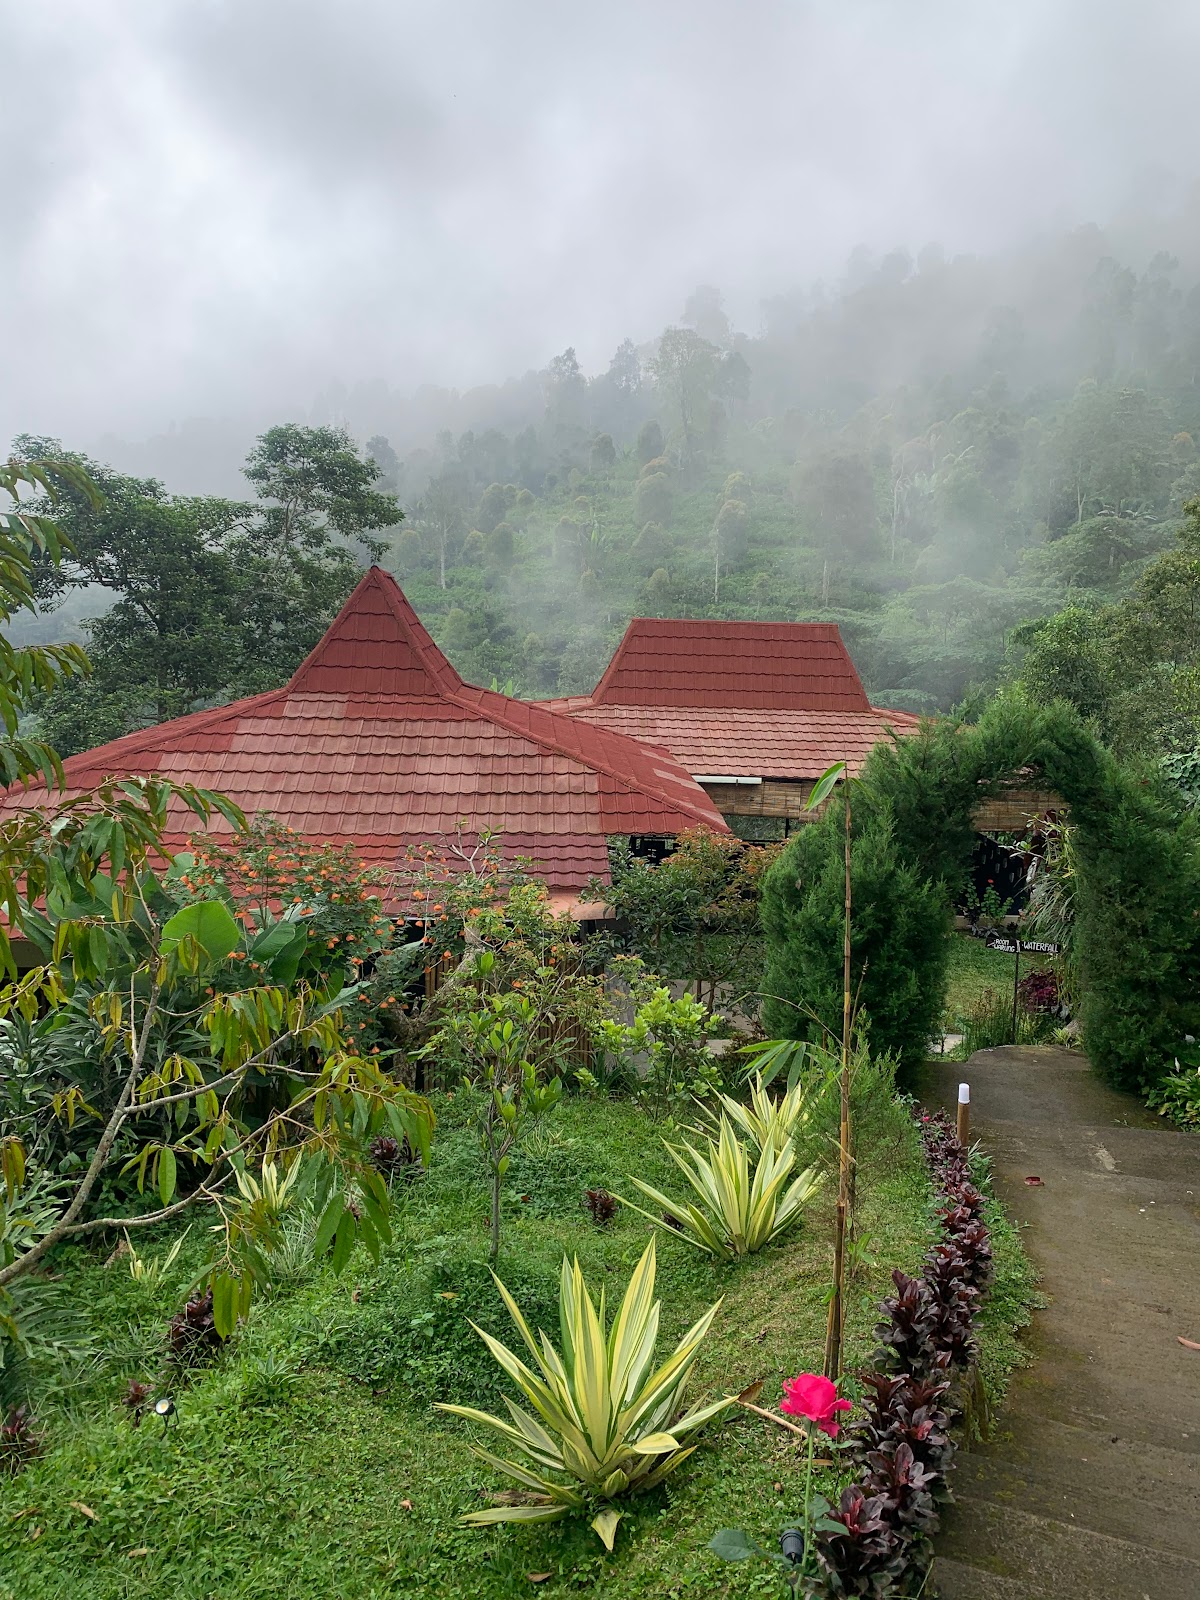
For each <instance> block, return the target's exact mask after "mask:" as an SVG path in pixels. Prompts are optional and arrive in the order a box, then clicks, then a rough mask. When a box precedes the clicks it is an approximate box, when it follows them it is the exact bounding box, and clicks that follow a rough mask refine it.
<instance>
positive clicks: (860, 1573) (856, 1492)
mask: <svg viewBox="0 0 1200 1600" xmlns="http://www.w3.org/2000/svg"><path fill="white" fill-rule="evenodd" d="M888 1511H889V1507H888V1502H887V1497H886V1496H885V1495H882V1494H873V1495H868V1494H867V1493H865V1492H864V1490H863V1489H862V1488H860V1487H859V1485H858V1484H850V1485H849V1487H848V1488H845V1489H843V1490H842V1497H841V1500H840V1501H839V1503H838V1504H837V1505H836V1506H835V1507H834V1508H833V1509H832V1510H831V1511H830V1512H829V1513H828V1516H827V1518H826V1519H825V1520H826V1521H827V1522H832V1523H839V1524H840V1525H841V1531H840V1532H838V1533H834V1532H833V1531H832V1530H831V1529H829V1528H828V1527H826V1528H824V1529H823V1530H821V1531H819V1532H818V1533H817V1557H818V1559H819V1561H820V1563H821V1567H822V1577H823V1579H824V1582H825V1586H826V1590H827V1592H828V1593H829V1594H830V1595H839V1596H840V1595H862V1596H865V1597H866V1600H887V1597H888V1596H890V1595H893V1594H894V1593H895V1592H896V1591H895V1587H894V1586H895V1584H896V1583H897V1582H898V1580H899V1579H900V1578H901V1576H902V1575H903V1573H904V1569H905V1565H906V1553H907V1542H906V1540H905V1538H904V1536H903V1534H902V1533H901V1532H900V1530H899V1529H898V1528H897V1527H895V1526H894V1525H893V1523H892V1520H891V1518H890V1516H889V1514H888Z"/></svg>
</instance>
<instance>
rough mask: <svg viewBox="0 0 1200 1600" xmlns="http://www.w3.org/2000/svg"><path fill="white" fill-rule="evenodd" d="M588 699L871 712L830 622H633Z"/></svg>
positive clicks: (604, 702)
mask: <svg viewBox="0 0 1200 1600" xmlns="http://www.w3.org/2000/svg"><path fill="white" fill-rule="evenodd" d="M590 698H591V700H592V703H593V704H595V705H643V706H743V707H746V708H751V707H753V708H756V709H759V710H785V709H788V710H801V709H802V710H807V711H869V710H870V708H871V707H870V701H869V700H868V699H867V694H866V690H865V689H864V688H863V686H862V683H861V682H860V681H859V676H858V673H857V672H856V671H855V670H854V663H853V662H852V661H851V659H850V656H849V654H848V652H847V650H846V646H845V645H844V644H843V642H842V636H841V633H840V631H839V630H838V628H837V626H836V624H834V623H831V622H717V621H708V620H704V619H693V620H677V619H670V618H663V617H635V618H634V619H633V621H632V622H631V623H630V624H629V626H628V628H626V630H625V637H624V638H623V639H622V640H621V643H620V644H619V645H618V646H617V650H616V654H615V655H614V656H613V658H612V660H611V661H610V662H609V664H608V669H607V671H606V672H605V674H604V676H603V677H602V678H601V680H600V682H599V683H598V684H597V685H596V689H595V692H594V693H593V694H592V695H591V697H590Z"/></svg>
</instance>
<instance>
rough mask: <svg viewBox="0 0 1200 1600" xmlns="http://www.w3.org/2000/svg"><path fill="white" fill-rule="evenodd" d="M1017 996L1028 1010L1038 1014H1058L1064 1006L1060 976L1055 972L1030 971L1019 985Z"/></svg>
mask: <svg viewBox="0 0 1200 1600" xmlns="http://www.w3.org/2000/svg"><path fill="white" fill-rule="evenodd" d="M1017 996H1018V998H1019V999H1020V1002H1021V1004H1022V1005H1023V1006H1024V1007H1025V1009H1026V1011H1032V1012H1034V1013H1035V1014H1036V1015H1038V1016H1043V1017H1048V1016H1056V1015H1057V1014H1058V1013H1059V1011H1060V1009H1061V1006H1062V996H1061V995H1060V993H1059V988H1058V977H1057V974H1055V973H1053V972H1030V973H1027V974H1026V975H1025V977H1023V978H1022V979H1021V981H1020V983H1019V984H1018V985H1017Z"/></svg>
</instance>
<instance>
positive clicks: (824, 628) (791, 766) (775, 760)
mask: <svg viewBox="0 0 1200 1600" xmlns="http://www.w3.org/2000/svg"><path fill="white" fill-rule="evenodd" d="M548 704H549V705H550V706H551V707H552V709H554V710H556V711H561V712H565V713H566V714H567V715H568V716H572V717H577V718H580V719H586V720H587V721H588V722H592V723H595V724H596V725H597V726H598V727H603V728H608V729H611V730H612V731H614V732H618V733H626V734H631V735H632V736H633V737H634V738H635V739H640V740H645V741H649V742H650V743H652V744H657V745H664V746H665V747H666V748H667V749H668V750H670V751H671V752H672V754H673V755H674V756H676V757H677V759H678V760H679V762H680V763H681V764H682V765H683V766H684V767H686V768H687V770H688V771H689V772H690V773H692V774H693V776H698V777H702V778H722V777H728V778H742V777H746V778H791V779H804V778H816V777H819V776H820V775H821V773H822V772H824V771H825V770H826V769H827V768H828V767H830V766H832V765H833V763H834V762H835V761H845V762H846V763H847V765H848V767H849V770H850V772H851V774H852V775H853V774H854V773H857V772H858V771H859V769H860V768H861V767H862V764H863V762H864V761H865V760H866V758H867V755H868V753H869V752H870V750H871V748H872V746H874V745H876V744H878V743H879V742H880V741H881V740H883V739H887V738H889V737H890V734H891V733H892V732H893V731H894V732H896V733H908V732H911V731H912V729H914V728H915V727H917V725H918V723H919V720H920V719H919V718H917V717H914V716H912V715H910V714H909V713H908V712H905V711H884V710H880V709H879V708H878V707H875V706H872V705H871V703H870V701H869V700H868V699H867V695H866V691H865V690H864V688H863V686H862V683H861V681H860V680H859V676H858V673H857V672H856V671H855V670H854V663H853V662H852V661H851V659H850V656H849V654H848V652H847V650H846V646H845V644H844V643H843V642H842V636H841V633H840V631H839V629H838V628H837V626H836V624H834V623H829V622H709V621H703V620H701V621H672V620H668V619H661V618H651V617H635V618H634V620H633V621H632V622H631V623H630V624H629V627H628V628H627V629H626V630H625V637H624V638H623V639H622V640H621V643H620V644H619V645H618V646H617V651H616V654H615V655H614V656H613V658H612V660H611V661H610V662H609V665H608V670H607V671H606V672H605V674H604V676H603V677H602V678H601V680H600V682H599V683H598V684H597V686H596V689H595V692H594V693H593V694H591V695H579V696H575V697H573V698H571V699H566V700H553V701H549V702H548Z"/></svg>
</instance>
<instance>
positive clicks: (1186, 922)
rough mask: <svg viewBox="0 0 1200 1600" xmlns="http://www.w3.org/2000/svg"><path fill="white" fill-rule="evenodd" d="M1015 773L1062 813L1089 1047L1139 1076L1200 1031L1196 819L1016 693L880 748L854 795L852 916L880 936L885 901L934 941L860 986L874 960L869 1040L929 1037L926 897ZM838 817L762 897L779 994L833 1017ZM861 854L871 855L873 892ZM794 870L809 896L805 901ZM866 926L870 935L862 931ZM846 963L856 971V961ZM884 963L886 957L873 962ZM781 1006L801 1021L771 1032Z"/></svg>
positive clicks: (804, 838) (811, 833) (945, 900)
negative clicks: (1065, 811)
mask: <svg viewBox="0 0 1200 1600" xmlns="http://www.w3.org/2000/svg"><path fill="white" fill-rule="evenodd" d="M1023 769H1032V770H1033V771H1035V772H1037V773H1038V774H1039V777H1040V781H1042V782H1044V784H1045V786H1046V787H1047V788H1049V789H1051V790H1053V791H1054V792H1055V793H1057V794H1059V795H1061V796H1062V797H1063V799H1064V800H1065V801H1066V802H1067V804H1068V805H1069V806H1070V808H1071V817H1072V824H1073V835H1072V838H1073V844H1072V849H1073V854H1074V873H1075V892H1074V941H1073V951H1072V959H1073V962H1074V963H1075V964H1076V966H1077V968H1078V979H1077V982H1078V989H1079V995H1078V1002H1079V1020H1080V1023H1081V1026H1082V1030H1083V1042H1084V1045H1085V1048H1086V1049H1087V1051H1088V1054H1089V1056H1090V1058H1091V1060H1092V1061H1093V1062H1094V1064H1095V1065H1096V1066H1097V1068H1098V1069H1099V1070H1100V1071H1101V1072H1102V1073H1103V1074H1104V1075H1105V1076H1106V1077H1108V1078H1110V1079H1111V1080H1113V1081H1114V1082H1117V1083H1121V1084H1124V1085H1126V1086H1127V1087H1130V1088H1136V1087H1148V1086H1150V1085H1152V1084H1153V1083H1154V1082H1155V1081H1156V1080H1157V1078H1158V1076H1159V1075H1160V1073H1161V1072H1162V1071H1163V1070H1164V1069H1165V1068H1166V1067H1167V1066H1168V1065H1169V1064H1170V1062H1171V1061H1172V1059H1173V1058H1174V1056H1175V1054H1176V1053H1177V1052H1178V1050H1179V1049H1180V1047H1181V1045H1182V1043H1183V1041H1184V1038H1185V1036H1186V1035H1187V1034H1189V1033H1192V1034H1194V1033H1196V1032H1197V1031H1198V1030H1200V1000H1198V999H1197V995H1198V994H1200V989H1198V986H1197V984H1198V979H1200V929H1198V927H1197V922H1196V917H1195V908H1196V906H1197V905H1198V904H1200V820H1198V819H1197V818H1196V816H1195V814H1194V813H1189V812H1187V811H1185V810H1184V808H1183V806H1182V804H1181V803H1180V801H1179V800H1178V798H1177V796H1175V795H1174V794H1173V793H1172V792H1171V790H1170V789H1169V788H1168V787H1167V786H1166V785H1165V784H1164V783H1161V782H1160V783H1156V782H1154V781H1152V780H1151V779H1150V778H1148V777H1140V776H1139V775H1138V774H1137V773H1136V772H1135V771H1134V770H1132V769H1130V768H1128V767H1126V766H1123V765H1121V764H1120V763H1119V762H1118V761H1117V760H1116V759H1115V757H1114V756H1113V755H1112V754H1111V753H1110V752H1109V751H1108V750H1106V749H1105V748H1104V746H1103V745H1101V744H1100V743H1099V741H1098V740H1097V739H1096V737H1095V735H1094V734H1093V733H1092V732H1090V731H1089V729H1088V728H1087V726H1086V725H1085V724H1084V722H1083V721H1082V720H1081V718H1080V717H1079V716H1078V714H1077V713H1076V712H1074V711H1073V710H1071V708H1070V707H1068V706H1066V705H1064V704H1062V703H1057V704H1055V705H1053V706H1051V707H1049V708H1048V709H1042V708H1038V707H1035V706H1031V705H1030V704H1029V702H1028V701H1027V700H1025V699H1024V698H1023V697H1021V696H1020V695H1016V694H1011V695H1006V696H1000V697H998V698H997V699H995V700H994V701H992V702H991V703H990V704H989V705H988V706H987V708H986V709H985V710H984V712H983V713H982V715H981V716H980V718H979V720H978V721H977V722H975V723H961V722H958V721H951V720H945V721H942V722H938V723H932V724H929V725H928V726H926V727H925V728H924V729H923V730H922V731H921V732H920V733H919V734H918V735H915V736H913V737H910V738H905V739H902V740H898V741H896V742H894V743H893V744H889V745H880V746H878V747H877V748H876V749H875V751H874V752H873V753H872V755H871V756H870V758H869V760H868V762H867V765H866V767H865V769H864V774H863V779H862V781H861V783H860V784H859V785H858V786H857V788H856V793H855V818H856V822H855V838H854V852H853V853H854V859H855V869H854V870H855V873H856V874H860V875H861V876H862V878H863V880H864V887H863V889H862V890H861V891H859V890H857V889H856V893H855V904H856V906H857V907H861V912H859V911H856V920H857V918H858V917H859V916H861V917H862V919H863V921H864V923H865V925H866V928H867V929H871V930H873V929H874V928H875V927H876V924H877V921H878V919H880V918H881V917H882V915H883V913H884V910H885V908H888V911H889V913H890V917H891V918H892V919H893V920H894V921H895V922H896V925H897V927H898V928H899V929H904V928H906V927H907V926H908V919H910V918H911V919H913V920H914V921H915V920H917V919H918V918H919V919H920V921H919V926H920V927H921V928H929V929H930V936H929V937H928V938H927V939H925V940H922V941H914V942H911V943H910V944H909V945H908V946H907V949H908V952H909V960H910V962H911V965H910V967H909V968H908V969H907V970H906V971H903V972H901V973H900V974H899V975H898V976H897V977H894V978H892V979H891V981H889V983H887V984H886V985H885V984H883V983H882V982H881V981H880V983H879V987H880V989H882V990H883V991H884V992H883V993H882V994H879V993H878V992H877V991H876V990H873V989H872V988H870V987H869V986H870V983H871V968H870V966H869V965H868V967H867V971H866V974H865V976H864V978H863V1004H864V1006H865V1008H866V1010H867V1012H868V1014H869V1015H870V1016H871V1019H872V1024H873V1033H872V1041H873V1043H874V1045H875V1046H876V1047H877V1048H879V1049H896V1050H905V1051H907V1052H908V1053H909V1054H910V1055H911V1052H912V1049H913V1040H914V1039H916V1037H917V1036H918V1034H919V1035H920V1036H921V1040H922V1042H924V1039H926V1038H928V1036H929V1034H930V1033H931V1032H932V1022H933V1020H934V1019H935V1018H936V1017H937V1016H938V1015H939V1013H940V1011H941V1008H942V1003H943V996H944V983H945V978H944V974H945V960H946V955H945V940H944V939H939V938H935V937H933V936H932V926H933V922H932V918H933V913H932V911H931V910H930V906H931V902H933V903H936V902H937V901H938V900H940V903H941V904H942V905H944V906H945V905H948V904H949V903H950V901H951V900H952V898H953V897H954V896H955V894H956V893H957V891H958V889H959V888H960V887H961V885H962V883H963V881H964V879H965V877H966V873H967V870H968V867H969V863H970V859H971V852H972V848H973V844H974V834H973V831H972V824H971V816H972V812H973V810H974V808H975V806H976V805H977V804H978V802H979V801H980V800H981V799H984V798H986V797H987V796H988V795H990V794H993V793H996V792H997V791H998V790H999V789H1000V788H1001V787H1002V786H1003V785H1004V783H1005V781H1006V780H1009V779H1011V777H1012V775H1013V774H1014V773H1016V772H1020V771H1022V770H1023ZM840 823H841V819H840V817H838V818H835V817H833V815H832V812H831V813H830V814H827V815H826V816H825V817H824V818H822V820H821V822H820V823H819V824H817V826H815V827H813V828H809V829H806V830H805V833H804V834H803V835H801V836H800V837H799V838H798V839H797V840H796V841H794V842H793V843H792V844H790V845H789V846H788V849H787V850H786V851H785V852H784V854H783V856H782V857H781V858H780V860H779V862H778V863H777V864H776V866H775V867H774V868H773V869H772V871H771V874H770V876H769V879H768V883H767V890H766V894H765V895H764V922H765V924H766V927H767V931H768V936H769V938H770V940H771V944H772V963H773V965H772V972H773V973H774V972H775V971H776V970H778V972H779V973H780V974H781V976H782V975H787V974H794V976H792V978H791V985H792V986H791V987H790V988H789V989H788V990H787V991H786V994H785V996H784V997H785V998H788V999H794V1000H797V1001H802V1002H805V1003H807V1004H809V1005H813V1000H812V998H811V997H817V1000H818V1002H819V1006H820V1007H823V1008H824V1009H823V1010H818V1014H819V1015H821V1016H822V1017H823V1019H824V1020H825V1022H826V1026H828V1025H829V1023H828V1020H827V1019H828V1017H829V1015H831V1014H832V1013H831V1011H830V1007H831V1003H832V997H833V996H834V995H835V994H837V995H838V996H839V997H840V977H841V961H840V950H839V949H838V947H837V940H836V938H835V937H834V931H833V930H834V927H835V924H836V918H837V915H838V913H839V911H840V904H841V902H840V898H839V896H840V887H839V886H840V883H841V875H842V838H841V827H840ZM872 863H879V864H880V865H878V866H877V868H876V873H877V877H876V881H875V882H874V883H872V885H871V887H869V888H868V887H866V883H867V881H868V880H867V871H868V867H869V865H870V864H872ZM798 879H799V880H800V881H802V882H803V883H804V884H805V886H806V888H807V887H808V886H809V885H812V886H813V889H812V890H810V891H809V893H808V894H801V893H800V892H799V891H798V890H796V889H795V888H794V884H795V883H796V881H797V880H798ZM813 890H817V891H818V892H819V893H820V897H821V900H820V903H821V904H823V905H824V908H825V909H824V920H823V923H818V918H817V913H816V912H815V910H813V911H810V910H809V906H810V904H812V902H813V900H814V894H813ZM904 908H907V910H905V909H904ZM926 919H929V920H928V921H927V920H926ZM822 929H823V937H822ZM860 937H862V938H863V939H864V941H865V938H866V933H865V932H864V934H863V935H861V936H860ZM885 950H886V945H885ZM793 952H795V953H793ZM857 960H858V963H859V964H858V966H857V967H856V969H855V970H856V972H857V971H858V970H860V968H861V963H862V956H861V955H860V956H859V957H858V958H857ZM886 963H887V955H886V954H881V956H880V958H879V965H880V966H884V965H885V964H886ZM776 981H777V982H778V981H780V980H779V979H776ZM877 981H879V980H877ZM873 1000H874V1004H875V1006H876V1007H877V1008H879V1009H878V1011H876V1010H873V1009H872V1001H873ZM892 1005H895V1007H896V1008H897V1010H896V1011H890V1010H889V1009H888V1008H889V1007H890V1006H892ZM813 1008H814V1009H818V1007H817V1006H814V1007H813ZM789 1012H790V1013H791V1015H793V1016H796V1015H798V1013H796V1012H794V1011H792V1010H791V1008H787V1009H786V1010H780V1011H778V1012H777V1013H773V1014H772V1025H776V1026H779V1027H780V1028H781V1030H782V1028H783V1026H784V1025H785V1023H786V1020H787V1015H788V1013H789ZM897 1012H899V1015H897ZM885 1019H887V1020H885ZM797 1026H798V1024H796V1023H793V1024H792V1029H793V1031H795V1029H796V1027H797ZM901 1029H904V1030H906V1031H905V1032H903V1033H902V1032H901V1031H900V1030H901ZM922 1030H924V1031H923V1032H922Z"/></svg>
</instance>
